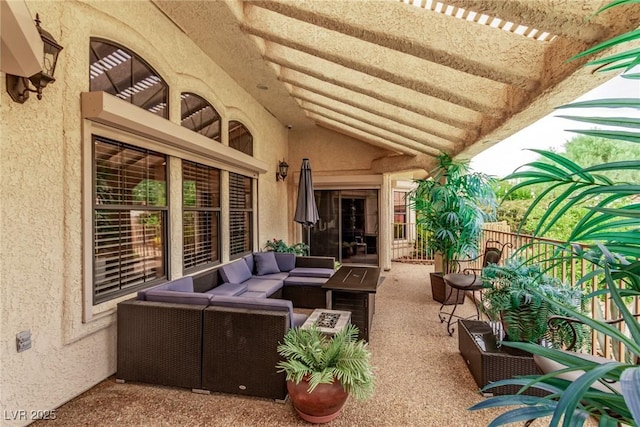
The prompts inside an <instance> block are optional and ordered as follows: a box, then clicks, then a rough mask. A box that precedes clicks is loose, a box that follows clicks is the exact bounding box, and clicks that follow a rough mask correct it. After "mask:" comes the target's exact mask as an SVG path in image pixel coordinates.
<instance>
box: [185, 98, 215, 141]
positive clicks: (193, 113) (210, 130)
mask: <svg viewBox="0 0 640 427" xmlns="http://www.w3.org/2000/svg"><path fill="white" fill-rule="evenodd" d="M180 98H181V109H180V124H181V125H182V126H184V127H186V128H189V129H191V130H192V131H194V132H198V133H200V134H202V135H204V136H206V137H207V138H211V139H213V140H214V141H218V142H220V114H218V112H217V111H216V109H215V108H213V106H212V105H211V104H209V102H208V101H207V100H206V99H204V98H203V97H201V96H198V95H196V94H195V93H190V92H183V93H182V94H181V95H180Z"/></svg>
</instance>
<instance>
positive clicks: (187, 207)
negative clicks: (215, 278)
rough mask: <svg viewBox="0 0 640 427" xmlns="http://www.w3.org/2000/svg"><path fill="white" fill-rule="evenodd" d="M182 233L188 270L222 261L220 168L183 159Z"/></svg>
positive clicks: (185, 262) (185, 263)
mask: <svg viewBox="0 0 640 427" xmlns="http://www.w3.org/2000/svg"><path fill="white" fill-rule="evenodd" d="M182 207H183V211H182V235H183V248H182V253H183V258H182V260H183V266H184V269H185V270H188V269H195V268H202V267H203V266H206V265H209V264H212V263H216V262H219V261H220V253H219V250H220V239H219V236H220V233H219V230H220V170H219V169H216V168H213V167H210V166H206V165H201V164H198V163H194V162H189V161H186V160H183V161H182Z"/></svg>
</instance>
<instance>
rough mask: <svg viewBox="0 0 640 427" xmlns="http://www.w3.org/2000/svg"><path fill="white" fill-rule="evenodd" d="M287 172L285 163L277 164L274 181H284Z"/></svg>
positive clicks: (287, 168)
mask: <svg viewBox="0 0 640 427" xmlns="http://www.w3.org/2000/svg"><path fill="white" fill-rule="evenodd" d="M288 172H289V165H288V164H287V162H285V161H284V160H282V161H281V162H279V163H278V170H277V171H276V181H284V179H285V178H286V177H287V173H288Z"/></svg>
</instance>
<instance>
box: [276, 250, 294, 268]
mask: <svg viewBox="0 0 640 427" xmlns="http://www.w3.org/2000/svg"><path fill="white" fill-rule="evenodd" d="M274 255H275V256H276V262H277V263H278V268H279V269H280V271H287V272H289V271H291V270H293V269H294V268H296V254H288V253H284V252H276V253H275V254H274Z"/></svg>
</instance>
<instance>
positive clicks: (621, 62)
mask: <svg viewBox="0 0 640 427" xmlns="http://www.w3.org/2000/svg"><path fill="white" fill-rule="evenodd" d="M619 6H626V7H638V4H637V1H636V0H616V1H613V2H611V3H609V4H607V5H605V6H603V7H602V8H601V9H600V10H598V11H597V12H596V14H598V13H602V12H604V11H605V10H607V9H609V8H612V7H619ZM634 40H635V41H638V40H640V32H638V31H637V30H634V31H631V32H629V33H627V34H623V35H621V36H619V37H617V38H615V39H612V40H607V41H605V42H603V43H602V44H600V45H597V46H595V47H593V48H591V49H589V50H587V51H585V52H583V53H581V54H580V55H578V56H576V58H574V59H577V58H581V57H584V56H587V55H590V54H593V53H596V52H598V53H599V52H601V51H603V50H604V49H608V48H611V47H616V48H618V51H617V53H615V54H613V55H609V56H606V57H603V58H599V59H596V60H594V61H591V62H588V63H587V65H596V66H598V71H610V70H623V71H624V73H623V75H622V76H623V77H625V75H626V76H627V77H629V78H638V77H639V76H640V75H639V74H638V73H634V72H633V71H631V72H630V70H631V69H632V67H635V66H636V65H637V64H638V63H640V51H638V49H635V48H634V47H633V46H632V47H630V48H628V49H626V50H625V49H621V47H622V46H621V45H622V44H623V43H626V42H630V41H634ZM627 74H629V75H627ZM591 107H600V108H619V107H626V108H632V109H634V110H635V112H634V114H633V115H632V116H630V117H611V118H603V117H584V116H577V117H576V116H570V117H566V118H569V119H575V120H579V121H583V122H588V123H593V124H597V125H608V126H612V127H613V129H606V130H604V129H603V130H599V129H590V130H580V131H573V132H577V133H583V134H587V135H593V136H605V137H608V138H611V139H620V140H625V141H631V142H635V143H640V132H638V131H637V129H638V127H639V125H640V120H638V116H637V111H638V110H640V97H638V96H637V94H635V96H634V97H631V98H624V99H601V100H594V101H586V102H578V103H573V104H568V105H565V106H563V107H561V108H591ZM621 126H622V127H625V128H627V129H619V127H621ZM634 128H635V129H636V130H634ZM540 154H541V155H542V156H543V157H545V158H546V159H548V161H549V163H550V164H549V163H548V164H543V163H541V162H534V163H532V164H529V165H528V168H523V169H522V170H521V171H516V172H515V173H514V174H512V175H511V176H510V177H507V178H518V179H520V180H521V181H520V183H519V184H518V185H516V186H514V187H513V188H512V189H511V191H517V190H518V189H519V188H523V187H527V186H530V185H533V184H535V183H541V184H544V185H545V186H546V188H547V190H546V191H545V192H544V193H543V194H542V195H540V196H538V198H536V199H535V200H534V202H533V205H532V208H533V207H534V206H535V205H539V204H541V203H546V202H547V200H546V199H545V198H544V196H545V195H547V194H548V193H549V192H550V191H553V190H556V191H559V193H558V194H559V195H558V196H556V197H555V198H554V200H553V201H552V202H551V203H550V204H549V205H548V207H547V209H546V213H545V215H544V216H543V217H542V218H541V219H540V221H539V222H538V224H537V226H536V230H535V233H534V234H536V235H543V234H544V232H545V230H548V229H550V228H552V227H553V226H554V224H556V223H557V221H558V220H559V219H560V218H562V216H563V215H564V213H565V212H567V210H568V209H569V208H570V207H572V206H584V207H585V211H584V212H585V215H584V217H583V219H582V220H581V221H580V222H579V223H578V224H577V225H576V226H575V227H574V229H573V231H572V233H571V236H570V237H569V239H567V243H566V244H564V245H561V247H560V248H559V251H558V252H557V253H556V254H555V256H554V260H556V262H558V263H561V262H565V260H567V259H569V257H570V256H572V257H578V258H581V259H583V260H585V261H587V262H588V263H590V264H591V265H592V266H593V271H592V272H590V273H589V274H586V275H585V277H584V280H585V281H592V280H594V279H596V280H597V281H598V289H596V290H594V292H592V293H591V294H590V295H587V297H588V298H595V299H596V300H595V302H597V301H598V300H599V299H601V298H605V297H606V299H608V300H610V301H611V302H612V303H613V305H612V307H611V308H612V309H614V310H617V312H618V313H619V316H620V317H621V318H622V319H624V323H625V327H626V333H623V332H621V330H620V329H619V328H618V327H615V326H613V325H610V324H608V323H607V322H605V321H601V320H597V319H594V318H593V317H591V316H587V315H585V314H582V313H580V312H578V311H574V310H571V309H569V308H568V307H565V306H564V305H563V304H561V303H558V302H556V301H552V300H551V299H548V298H547V297H543V298H544V299H547V300H548V302H549V304H551V305H552V306H556V307H559V308H562V309H566V310H567V311H569V313H570V315H571V316H572V317H574V318H575V319H577V320H579V321H580V322H582V323H584V324H585V325H587V326H588V327H590V328H591V329H592V330H593V331H595V332H597V333H600V334H602V335H603V336H605V337H606V338H607V339H610V340H613V341H614V342H616V343H618V344H617V345H619V346H622V347H624V348H625V349H626V357H625V358H624V359H625V362H615V361H611V362H609V363H604V364H599V363H595V362H591V361H588V360H585V359H584V358H581V357H577V356H576V355H572V354H568V353H566V352H562V351H560V350H556V349H553V348H546V347H544V346H540V345H537V344H532V343H516V342H505V345H508V346H511V347H516V348H520V349H523V350H526V351H529V352H531V353H533V354H534V355H539V356H542V357H546V358H548V359H551V360H553V361H555V362H558V363H560V364H561V365H564V366H565V367H566V368H565V369H562V370H560V371H556V372H555V373H550V374H546V375H543V376H534V377H530V378H523V379H512V380H507V381H504V382H502V384H498V385H504V384H506V383H510V384H517V385H522V386H524V387H537V388H541V389H544V390H548V391H550V392H551V393H552V394H551V395H550V396H548V397H546V398H536V397H527V399H523V396H522V395H520V394H518V395H513V396H500V400H499V401H498V400H497V399H494V398H492V399H488V400H486V401H483V402H481V403H480V404H478V405H474V407H472V408H471V409H481V408H486V407H494V408H495V407H497V406H507V407H510V406H515V408H512V409H509V410H507V411H506V412H505V413H503V414H501V415H500V416H499V417H498V418H496V419H495V420H494V421H493V422H492V423H491V424H490V425H493V426H498V425H504V424H508V423H511V422H516V421H523V420H533V419H537V418H541V417H549V416H551V419H550V420H549V421H548V425H550V426H557V425H559V424H560V423H561V422H562V423H563V425H576V426H580V425H583V423H584V422H585V420H586V419H587V418H589V417H595V418H597V419H598V420H599V425H636V426H637V425H639V424H640V400H638V399H639V397H640V394H639V393H638V390H640V367H639V366H638V365H637V362H638V361H639V360H640V323H639V322H638V321H637V319H636V317H634V315H635V316H637V311H636V312H635V313H634V312H633V311H632V310H633V305H629V301H630V300H632V297H636V298H637V297H639V296H640V262H638V261H639V254H640V240H639V239H638V230H639V229H640V204H638V202H637V195H638V194H640V185H638V184H637V183H627V182H615V181H613V180H611V179H609V178H607V177H606V176H603V173H606V172H607V171H616V170H621V169H624V170H631V171H640V159H629V160H627V161H623V162H609V163H601V164H598V165H593V166H590V167H587V168H583V167H580V166H579V165H577V164H575V163H574V162H571V161H569V160H568V159H566V158H564V157H563V156H561V155H559V154H557V153H552V152H546V151H540ZM595 196H599V197H595ZM525 220H526V218H525ZM576 243H582V245H578V244H576ZM635 309H636V310H637V307H636V308H635ZM567 372H583V373H582V374H580V375H579V376H578V378H577V379H576V380H574V381H563V380H561V378H560V375H561V373H567ZM617 381H620V382H621V384H622V389H621V391H616V390H611V389H610V387H609V385H610V384H611V383H612V382H617ZM596 385H603V386H605V387H607V388H608V389H609V390H608V391H602V390H599V389H598V388H597V387H595V386H596ZM523 404H524V405H525V406H524V407H523V406H522V405H523Z"/></svg>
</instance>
